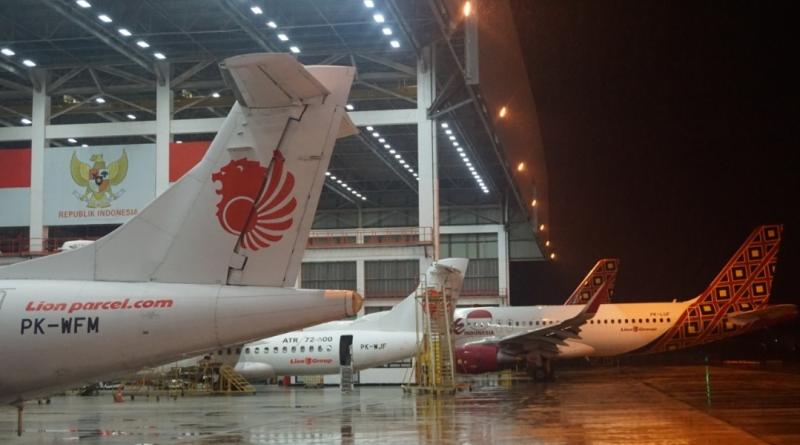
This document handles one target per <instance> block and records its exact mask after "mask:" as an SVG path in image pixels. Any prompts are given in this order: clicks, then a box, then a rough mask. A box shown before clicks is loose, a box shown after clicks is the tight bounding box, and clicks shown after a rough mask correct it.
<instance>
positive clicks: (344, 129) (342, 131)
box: [336, 114, 358, 139]
mask: <svg viewBox="0 0 800 445" xmlns="http://www.w3.org/2000/svg"><path fill="white" fill-rule="evenodd" d="M354 134H358V128H357V127H356V124H354V123H353V121H352V119H350V116H348V115H346V114H345V115H344V117H343V118H342V125H340V126H339V134H337V135H336V139H341V138H346V137H347V136H352V135H354Z"/></svg>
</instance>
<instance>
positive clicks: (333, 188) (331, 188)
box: [324, 181, 361, 208]
mask: <svg viewBox="0 0 800 445" xmlns="http://www.w3.org/2000/svg"><path fill="white" fill-rule="evenodd" d="M324 184H325V188H326V189H328V190H330V191H332V192H333V193H336V194H337V195H339V196H341V197H342V198H344V199H345V200H346V201H349V202H350V203H351V204H353V205H354V206H356V207H359V208H361V203H359V202H357V201H356V200H355V199H353V198H351V197H350V196H347V193H345V192H343V191H341V190H339V189H338V188H336V187H334V186H333V185H331V184H330V183H328V181H325V182H324Z"/></svg>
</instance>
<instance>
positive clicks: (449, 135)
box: [440, 122, 489, 194]
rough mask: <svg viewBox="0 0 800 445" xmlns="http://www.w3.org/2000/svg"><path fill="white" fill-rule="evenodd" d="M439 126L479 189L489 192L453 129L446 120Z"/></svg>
mask: <svg viewBox="0 0 800 445" xmlns="http://www.w3.org/2000/svg"><path fill="white" fill-rule="evenodd" d="M440 126H441V127H442V129H443V130H444V131H443V132H442V133H444V135H445V136H446V137H447V139H449V140H450V141H451V142H452V144H453V147H455V148H456V152H457V153H458V155H459V156H460V157H461V160H462V161H464V166H465V167H466V168H467V170H469V172H470V174H471V175H472V178H473V179H474V180H475V182H476V183H477V184H478V187H480V188H481V190H482V191H483V193H484V194H488V193H489V187H487V186H486V183H485V182H484V181H483V178H481V175H480V174H478V172H477V171H476V169H475V166H474V165H472V161H471V160H470V159H469V157H468V156H467V154H466V153H465V152H464V149H463V148H461V146H460V144H459V142H458V138H457V137H456V135H455V134H454V130H451V129H450V125H449V124H448V123H447V122H442V123H441V124H440Z"/></svg>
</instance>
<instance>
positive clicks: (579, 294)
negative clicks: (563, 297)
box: [564, 258, 619, 305]
mask: <svg viewBox="0 0 800 445" xmlns="http://www.w3.org/2000/svg"><path fill="white" fill-rule="evenodd" d="M618 272H619V259H618V258H603V259H601V260H600V261H598V262H597V263H595V265H594V267H592V270H590V271H589V273H588V274H587V275H586V277H585V278H584V279H583V280H582V281H581V282H580V283H579V284H578V287H576V288H575V290H574V291H572V294H570V296H569V298H567V301H565V302H564V304H565V305H569V304H586V303H587V302H588V301H589V299H590V298H591V297H592V295H594V293H595V292H597V290H598V289H600V287H601V286H602V285H603V283H608V286H606V287H605V292H608V295H606V296H605V297H604V298H602V300H603V302H604V303H608V302H610V301H611V296H612V295H614V287H615V286H616V283H617V273H618Z"/></svg>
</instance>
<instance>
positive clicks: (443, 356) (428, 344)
mask: <svg viewBox="0 0 800 445" xmlns="http://www.w3.org/2000/svg"><path fill="white" fill-rule="evenodd" d="M420 282H421V283H422V285H421V286H420V287H419V288H418V289H417V295H416V298H417V301H418V302H419V304H418V305H417V317H420V318H418V320H421V321H422V332H418V334H417V335H418V338H417V351H418V354H417V357H416V360H415V368H414V371H415V372H414V374H415V379H416V383H415V384H407V385H406V386H405V387H404V388H405V389H406V390H409V391H414V392H426V393H436V394H452V393H455V390H456V385H455V367H454V362H455V350H454V347H453V338H452V335H451V329H450V327H451V326H452V321H453V320H452V317H453V311H454V309H455V298H454V297H453V292H452V289H450V288H449V287H446V286H441V285H431V286H429V285H428V283H427V278H426V277H425V276H423V277H422V278H421V281H420Z"/></svg>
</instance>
